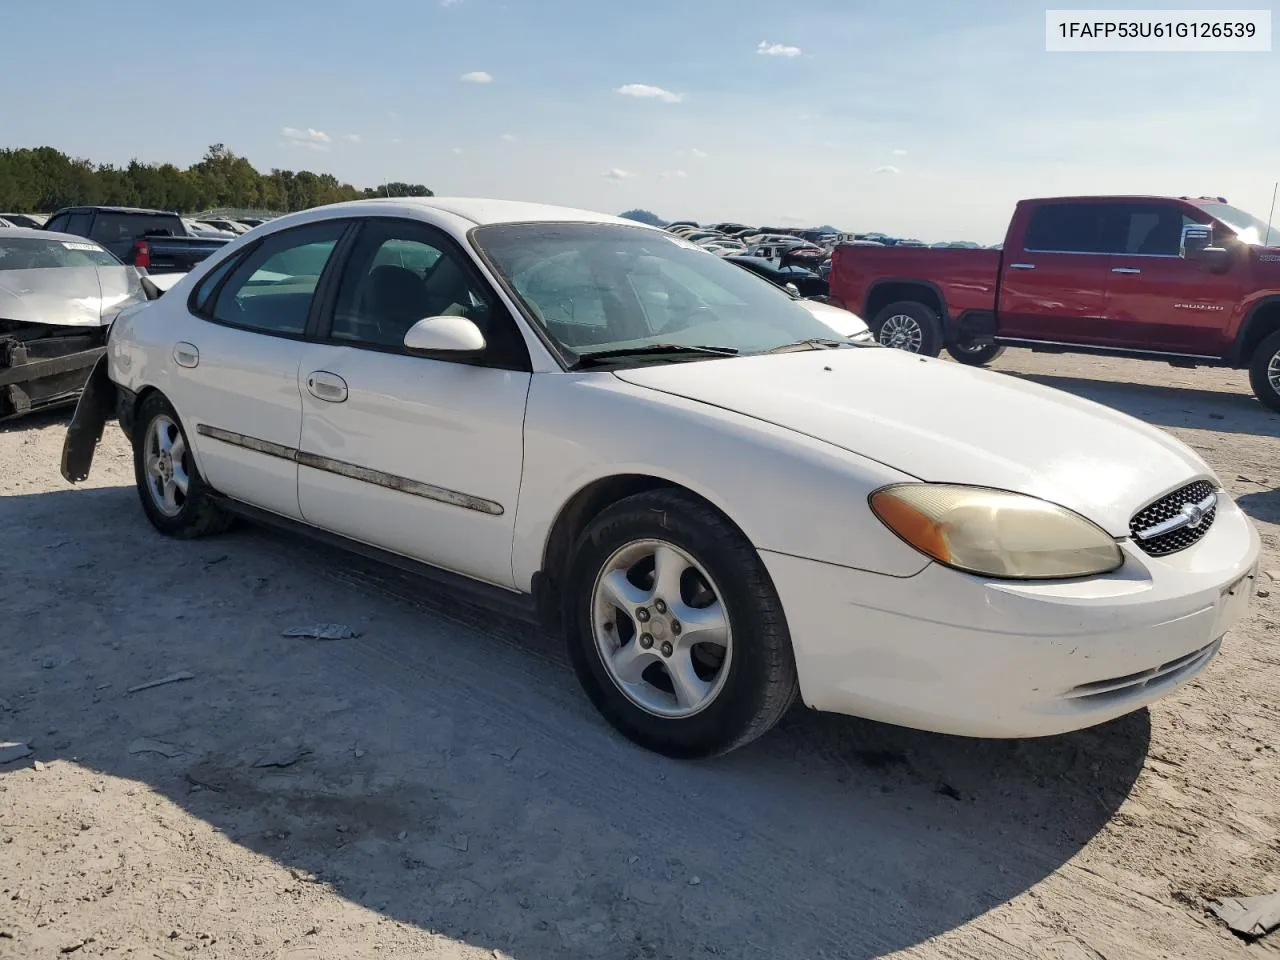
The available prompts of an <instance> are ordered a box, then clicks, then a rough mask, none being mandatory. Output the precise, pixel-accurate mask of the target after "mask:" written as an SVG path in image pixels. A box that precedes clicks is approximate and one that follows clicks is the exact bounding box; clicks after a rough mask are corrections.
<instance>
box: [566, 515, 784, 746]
mask: <svg viewBox="0 0 1280 960" xmlns="http://www.w3.org/2000/svg"><path fill="white" fill-rule="evenodd" d="M568 587H569V589H568V590H567V591H566V603H567V604H568V609H567V610H566V616H565V623H566V627H567V630H568V635H569V636H568V639H569V652H570V656H571V658H572V660H573V664H574V669H575V670H576V671H577V674H578V679H579V681H580V682H581V683H582V686H583V689H584V690H585V691H586V693H587V696H588V697H590V699H591V701H592V703H594V704H595V706H596V707H597V709H599V710H600V712H601V713H602V714H604V716H605V718H606V719H607V720H608V721H609V722H610V723H611V724H612V725H613V726H614V727H615V728H616V729H617V730H619V731H620V732H621V733H623V734H624V735H625V736H627V737H629V738H630V739H632V740H634V741H635V742H636V743H639V744H640V745H641V746H644V747H648V748H649V749H651V750H655V751H657V752H659V753H663V754H666V755H667V756H671V757H682V758H691V757H707V756H714V755H717V754H722V753H726V752H728V751H729V750H732V749H734V748H735V747H739V746H741V745H743V744H745V743H747V742H749V741H751V740H754V739H755V738H756V737H758V736H760V735H761V734H763V733H765V732H766V731H767V730H769V729H770V728H771V727H772V726H773V725H774V724H775V723H777V721H778V720H779V719H780V718H781V717H782V715H783V714H784V713H785V712H786V710H787V708H788V707H790V706H791V704H792V703H793V702H794V700H795V696H796V692H797V689H798V688H797V681H796V668H795V660H794V658H793V656H792V652H791V638H790V635H789V634H788V632H787V625H786V620H785V618H784V617H783V614H782V606H781V603H780V602H779V600H778V596H777V593H776V592H775V590H774V588H773V583H772V581H771V580H770V578H769V575H768V572H767V571H766V570H765V567H764V564H763V563H762V562H761V560H760V557H759V555H758V554H757V553H756V551H755V548H754V547H752V546H751V544H750V543H749V542H748V541H747V539H746V538H745V537H744V536H743V535H742V533H741V532H739V531H738V530H737V528H736V527H734V526H733V525H732V524H731V523H729V521H728V520H726V519H725V518H724V517H723V516H722V515H721V514H720V513H718V512H717V511H716V510H714V509H713V508H711V507H710V506H709V505H707V504H705V503H703V502H702V501H700V500H698V499H697V498H695V497H693V496H692V495H690V494H687V493H683V492H680V491H655V492H651V493H644V494H639V495H637V496H634V497H629V498H627V499H625V500H622V501H620V502H618V503H616V504H614V505H613V506H611V507H609V508H607V509H606V510H605V511H604V512H602V513H601V514H600V515H599V516H598V517H596V518H595V519H594V520H593V521H592V522H591V523H590V524H589V525H588V527H587V529H586V531H585V532H584V533H583V535H582V537H581V538H580V539H579V541H578V544H577V546H576V548H575V551H574V555H573V559H572V562H571V566H570V575H569V583H568Z"/></svg>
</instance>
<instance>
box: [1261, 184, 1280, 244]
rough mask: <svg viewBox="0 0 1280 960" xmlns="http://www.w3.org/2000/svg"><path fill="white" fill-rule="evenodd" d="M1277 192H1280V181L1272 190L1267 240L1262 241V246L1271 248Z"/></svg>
mask: <svg viewBox="0 0 1280 960" xmlns="http://www.w3.org/2000/svg"><path fill="white" fill-rule="evenodd" d="M1277 190H1280V180H1277V181H1276V185H1275V186H1274V187H1272V188H1271V212H1270V213H1268V214H1267V236H1266V239H1264V240H1263V241H1262V245H1263V246H1264V247H1269V246H1270V245H1271V221H1272V220H1274V219H1275V216H1276V191H1277Z"/></svg>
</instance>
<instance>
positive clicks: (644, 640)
mask: <svg viewBox="0 0 1280 960" xmlns="http://www.w3.org/2000/svg"><path fill="white" fill-rule="evenodd" d="M640 646H642V647H644V649H646V650H648V649H649V648H650V647H652V646H653V637H651V636H649V634H647V633H642V634H640Z"/></svg>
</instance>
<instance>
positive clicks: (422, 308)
mask: <svg viewBox="0 0 1280 960" xmlns="http://www.w3.org/2000/svg"><path fill="white" fill-rule="evenodd" d="M491 314H492V304H491V296H490V294H489V293H488V292H487V291H486V290H485V289H484V287H483V285H482V284H481V283H480V282H479V281H478V279H477V277H476V275H475V274H474V273H473V272H472V271H471V270H470V269H469V266H468V265H467V264H466V263H464V262H463V261H462V258H461V257H460V256H459V255H458V253H457V252H456V251H453V250H450V249H447V244H446V243H445V241H444V240H443V239H441V238H439V237H437V236H436V235H435V234H434V233H432V232H431V231H430V230H429V229H428V228H426V227H424V226H422V225H420V224H414V223H409V222H405V221H372V222H370V223H367V224H366V225H365V226H364V227H363V228H362V230H361V232H360V236H359V238H358V239H357V241H356V243H355V245H354V247H353V248H352V252H351V257H350V259H349V260H348V261H347V266H346V268H345V269H344V270H343V275H342V280H341V282H340V283H339V285H338V297H337V302H336V304H335V306H334V313H333V324H332V327H331V328H330V332H329V335H330V337H331V338H332V339H334V340H339V341H345V342H349V343H353V344H363V345H367V346H375V347H386V348H391V349H395V348H399V347H402V346H403V345H404V337H405V334H406V333H408V332H409V328H410V327H412V326H413V325H414V324H415V323H417V322H418V321H419V320H425V319H427V318H428V317H443V316H459V317H466V318H468V319H469V320H472V321H474V322H475V324H476V325H477V326H478V327H479V328H480V332H481V333H483V334H484V335H485V338H486V340H491V339H492V331H491V330H490V319H491Z"/></svg>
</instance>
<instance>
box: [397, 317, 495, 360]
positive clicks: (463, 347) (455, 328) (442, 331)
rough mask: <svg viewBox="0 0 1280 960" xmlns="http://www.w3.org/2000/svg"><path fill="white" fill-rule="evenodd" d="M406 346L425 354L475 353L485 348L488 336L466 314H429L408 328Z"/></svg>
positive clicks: (405, 338) (470, 354) (456, 354)
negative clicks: (440, 315) (449, 315)
mask: <svg viewBox="0 0 1280 960" xmlns="http://www.w3.org/2000/svg"><path fill="white" fill-rule="evenodd" d="M404 348H405V349H406V350H408V351H409V352H410V353H416V354H420V355H423V356H434V355H441V356H454V357H458V356H473V355H475V354H477V353H480V352H481V351H483V350H484V348H485V339H484V334H483V333H481V332H480V328H479V327H477V326H476V325H475V322H474V321H472V320H469V319H467V318H466V317H427V318H426V319H425V320H419V321H418V322H417V323H415V324H414V325H413V326H412V327H410V328H409V330H408V332H407V333H406V334H405V335H404Z"/></svg>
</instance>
